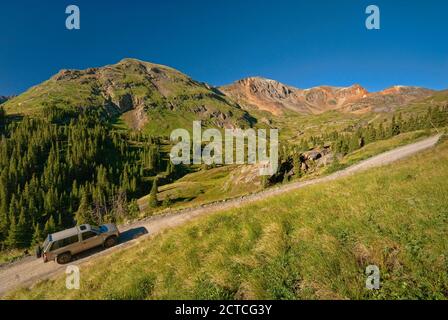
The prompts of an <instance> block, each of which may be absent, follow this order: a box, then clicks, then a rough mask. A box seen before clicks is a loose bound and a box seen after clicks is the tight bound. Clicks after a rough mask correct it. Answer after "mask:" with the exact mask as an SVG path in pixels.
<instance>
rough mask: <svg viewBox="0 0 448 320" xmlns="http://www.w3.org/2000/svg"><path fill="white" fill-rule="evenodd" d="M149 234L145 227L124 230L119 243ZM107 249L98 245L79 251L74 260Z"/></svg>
mask: <svg viewBox="0 0 448 320" xmlns="http://www.w3.org/2000/svg"><path fill="white" fill-rule="evenodd" d="M145 234H148V230H147V229H146V228H144V227H137V228H133V229H129V230H126V231H123V232H122V233H121V234H120V238H119V242H118V243H119V244H123V243H126V242H129V241H131V240H135V239H137V238H140V237H141V236H143V235H145ZM106 250H107V249H105V248H104V247H103V246H100V247H96V248H93V249H90V250H87V251H84V252H82V253H79V254H77V255H75V256H73V257H72V262H73V261H76V260H81V259H84V258H87V257H90V256H93V255H95V254H97V253H99V252H102V251H106Z"/></svg>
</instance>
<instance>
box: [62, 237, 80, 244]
mask: <svg viewBox="0 0 448 320" xmlns="http://www.w3.org/2000/svg"><path fill="white" fill-rule="evenodd" d="M78 241H79V237H78V235H76V236H71V237H70V238H65V239H64V240H63V245H64V247H65V246H69V245H71V244H74V243H76V242H78Z"/></svg>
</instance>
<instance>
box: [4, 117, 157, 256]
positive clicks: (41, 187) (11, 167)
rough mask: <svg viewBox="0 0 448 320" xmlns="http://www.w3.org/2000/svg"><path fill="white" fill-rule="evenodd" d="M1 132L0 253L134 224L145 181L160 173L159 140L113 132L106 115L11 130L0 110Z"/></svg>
mask: <svg viewBox="0 0 448 320" xmlns="http://www.w3.org/2000/svg"><path fill="white" fill-rule="evenodd" d="M63 119H68V120H63ZM0 125H1V143H0V171H1V174H0V248H27V247H29V246H30V245H34V244H36V243H38V242H40V241H42V240H43V238H44V237H45V236H46V234H49V233H52V232H55V231H57V230H61V229H64V228H67V227H71V226H73V225H75V224H81V223H93V224H100V223H104V222H110V221H114V222H119V221H122V220H123V219H124V218H130V217H132V216H133V215H136V214H137V213H138V207H137V204H136V202H135V201H134V199H136V198H137V197H139V196H142V195H144V194H145V193H147V192H148V190H146V188H148V187H147V184H146V183H145V182H144V181H143V180H142V178H143V177H145V176H151V175H155V174H157V172H158V170H161V160H160V152H159V145H158V138H155V137H150V136H144V135H142V134H132V135H130V134H128V133H123V132H119V131H117V130H112V128H111V126H110V125H109V124H108V123H107V122H106V121H104V120H103V117H102V115H101V114H100V113H94V112H83V113H81V114H80V115H79V116H75V117H69V118H67V117H66V115H64V114H62V115H61V114H59V115H58V114H57V112H56V113H55V112H53V113H52V114H48V116H47V117H46V119H45V120H43V119H31V118H23V119H21V120H20V121H8V123H6V119H5V115H4V112H3V110H2V109H1V112H0ZM163 170H165V168H163ZM149 188H150V187H149Z"/></svg>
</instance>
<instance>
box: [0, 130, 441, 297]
mask: <svg viewBox="0 0 448 320" xmlns="http://www.w3.org/2000/svg"><path fill="white" fill-rule="evenodd" d="M439 138H440V136H434V137H431V138H427V139H424V140H422V141H419V142H416V143H413V144H409V145H406V146H403V147H399V148H396V149H394V150H391V151H388V152H385V153H382V154H380V155H377V156H375V157H372V158H369V159H367V160H364V161H362V162H360V163H358V164H356V165H354V166H352V167H349V168H346V169H344V170H341V171H338V172H335V173H333V174H331V175H328V176H325V177H322V178H318V179H314V180H309V181H304V182H296V183H291V184H287V185H282V186H280V187H276V188H271V189H268V190H265V191H262V192H260V193H256V194H251V195H248V196H244V197H240V198H236V199H231V200H226V201H221V202H216V203H212V204H208V205H204V206H200V207H195V208H191V209H185V210H180V211H177V212H172V213H169V214H165V215H163V216H157V217H152V218H149V219H146V220H142V221H138V222H136V223H134V224H131V225H127V226H122V227H120V232H121V233H122V239H121V243H120V244H119V245H118V246H116V247H114V248H112V249H109V250H103V251H95V252H89V253H88V254H87V255H85V256H81V257H78V259H77V260H76V261H74V262H72V263H71V264H72V265H78V266H79V265H80V264H82V263H84V262H86V261H89V260H92V259H95V258H97V257H99V256H103V255H106V254H110V253H111V252H114V251H116V250H120V249H122V248H124V247H129V246H131V245H134V244H136V243H138V242H139V241H140V240H141V239H143V238H145V237H146V236H148V235H154V234H157V233H159V232H160V231H162V230H164V229H167V228H172V227H176V226H179V225H182V224H184V223H186V222H187V221H190V220H192V219H195V218H197V217H199V216H204V215H209V214H211V213H215V212H218V211H222V210H225V209H230V208H235V207H239V206H241V205H244V204H248V203H251V202H254V201H258V200H262V199H266V198H269V197H272V196H276V195H279V194H281V193H284V192H288V191H292V190H297V189H300V188H303V187H306V186H309V185H314V184H318V183H323V182H327V181H332V180H335V179H338V178H341V177H345V176H348V175H351V174H353V173H356V172H360V171H363V170H366V169H369V168H373V167H379V166H383V165H386V164H389V163H392V162H394V161H397V160H400V159H403V158H406V157H408V156H410V155H413V154H416V153H418V152H421V151H423V150H425V149H428V148H431V147H433V146H434V145H435V144H436V143H437V141H438V140H439ZM65 268H66V266H61V265H58V264H56V263H55V262H50V263H46V264H44V263H43V262H42V260H40V259H36V258H34V257H26V258H24V259H22V260H20V261H17V262H15V263H13V264H10V265H6V266H3V267H0V297H1V296H2V295H5V293H7V292H8V291H10V290H13V289H16V288H18V287H20V286H30V285H32V284H33V283H35V282H37V281H38V280H43V279H48V278H51V277H54V276H56V275H58V274H60V273H62V272H64V270H65Z"/></svg>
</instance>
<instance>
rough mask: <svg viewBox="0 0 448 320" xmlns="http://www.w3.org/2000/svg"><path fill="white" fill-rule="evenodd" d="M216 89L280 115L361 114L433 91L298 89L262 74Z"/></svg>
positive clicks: (389, 108) (410, 88) (390, 107)
mask: <svg viewBox="0 0 448 320" xmlns="http://www.w3.org/2000/svg"><path fill="white" fill-rule="evenodd" d="M220 90H221V91H222V92H224V93H225V94H226V95H228V96H229V97H231V98H233V99H235V100H236V101H237V102H238V103H239V104H241V105H246V106H248V107H249V108H251V107H252V108H258V109H260V110H264V111H268V112H271V113H272V114H274V115H280V114H282V113H284V112H285V111H286V110H292V111H296V112H305V113H312V114H319V113H322V112H325V111H329V110H339V111H342V112H353V113H362V112H369V111H376V112H379V111H392V110H393V109H395V108H396V107H399V106H403V105H405V104H407V103H410V102H412V101H414V100H417V99H421V98H425V97H428V96H430V95H431V94H433V93H435V92H436V91H435V90H431V89H426V88H421V87H416V86H400V85H397V86H392V87H389V88H386V89H384V90H382V91H378V92H369V91H368V90H367V89H365V88H364V87H362V86H361V85H359V84H353V85H351V86H349V87H336V86H329V85H322V86H315V87H312V88H307V89H300V88H296V87H293V86H290V85H286V84H283V83H281V82H279V81H276V80H272V79H267V78H263V77H259V76H257V77H248V78H244V79H241V80H238V81H236V82H234V83H232V84H230V85H225V86H221V87H220Z"/></svg>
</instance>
